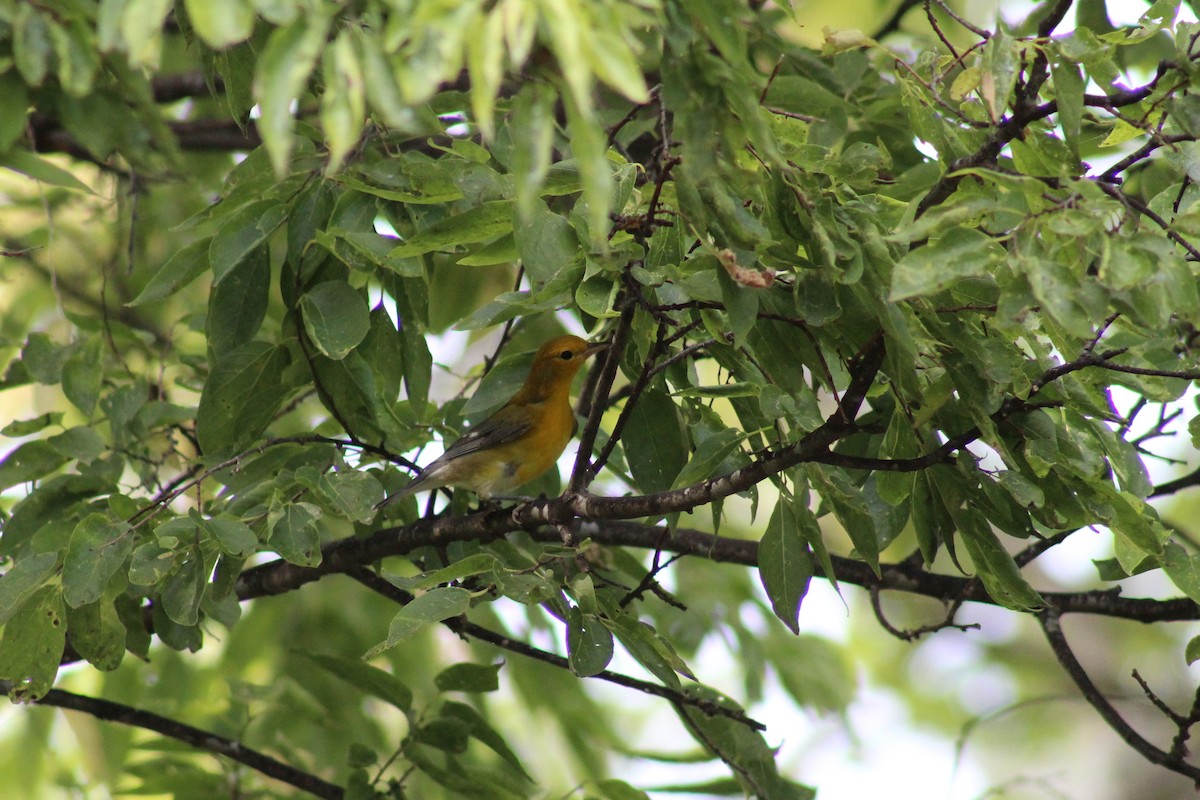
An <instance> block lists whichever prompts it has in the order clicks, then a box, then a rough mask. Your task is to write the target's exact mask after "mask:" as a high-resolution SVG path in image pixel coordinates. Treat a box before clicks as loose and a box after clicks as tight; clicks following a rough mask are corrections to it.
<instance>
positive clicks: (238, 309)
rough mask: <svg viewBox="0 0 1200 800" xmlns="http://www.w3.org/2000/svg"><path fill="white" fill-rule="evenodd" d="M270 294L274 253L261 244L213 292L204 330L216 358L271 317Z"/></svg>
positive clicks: (237, 346) (232, 347) (235, 345)
mask: <svg viewBox="0 0 1200 800" xmlns="http://www.w3.org/2000/svg"><path fill="white" fill-rule="evenodd" d="M270 293H271V261H270V252H269V250H268V249H267V246H266V245H260V246H259V247H258V248H257V249H256V250H255V251H254V252H253V253H251V254H250V255H249V256H248V257H247V258H245V259H244V260H242V261H241V262H240V263H238V264H237V265H236V266H234V267H233V268H232V269H231V270H230V271H229V272H227V273H225V276H224V279H223V280H222V281H221V282H220V283H219V284H216V285H214V286H213V287H212V291H211V292H210V293H209V296H208V316H207V317H206V318H205V320H204V329H205V332H206V333H207V334H208V348H209V353H210V354H211V356H212V358H214V359H216V360H220V359H221V358H223V357H224V356H225V355H227V354H228V353H231V352H233V351H234V350H236V349H237V348H239V347H241V346H242V345H244V344H246V343H247V342H249V341H250V340H252V339H253V338H254V336H255V334H257V333H258V331H259V328H261V327H262V323H263V320H264V319H265V318H266V316H267V306H268V304H269V302H270Z"/></svg>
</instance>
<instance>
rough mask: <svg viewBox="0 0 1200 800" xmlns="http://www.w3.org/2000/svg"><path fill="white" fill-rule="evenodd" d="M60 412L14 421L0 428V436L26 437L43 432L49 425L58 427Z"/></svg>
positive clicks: (50, 412)
mask: <svg viewBox="0 0 1200 800" xmlns="http://www.w3.org/2000/svg"><path fill="white" fill-rule="evenodd" d="M62 418H63V415H62V412H61V411H47V412H46V413H45V414H42V415H40V416H37V417H33V418H32V419H14V420H13V421H12V422H10V423H8V424H7V425H5V426H4V427H3V428H0V436H10V437H13V438H16V437H18V436H28V435H30V434H31V433H37V432H38V431H42V430H45V429H46V428H48V427H50V426H51V425H59V424H61V423H62Z"/></svg>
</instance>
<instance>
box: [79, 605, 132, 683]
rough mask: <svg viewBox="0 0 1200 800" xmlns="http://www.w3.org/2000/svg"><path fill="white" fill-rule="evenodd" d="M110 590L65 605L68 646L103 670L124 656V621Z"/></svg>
mask: <svg viewBox="0 0 1200 800" xmlns="http://www.w3.org/2000/svg"><path fill="white" fill-rule="evenodd" d="M112 597H113V593H112V591H111V590H110V591H109V592H106V593H105V596H104V597H103V598H101V599H99V600H97V601H96V602H94V603H88V604H87V605H85V606H80V607H79V608H71V607H70V606H68V607H67V629H68V630H69V631H70V632H71V647H73V648H74V649H75V652H77V653H79V655H81V656H83V657H84V658H85V659H87V661H88V663H90V664H91V665H92V666H94V667H96V668H97V669H100V670H104V671H105V672H109V671H112V670H114V669H116V668H117V667H119V666H120V665H121V660H122V659H123V658H124V656H125V640H126V636H125V625H124V624H123V623H122V622H121V618H120V616H118V614H117V609H116V608H115V607H114V606H113V603H112Z"/></svg>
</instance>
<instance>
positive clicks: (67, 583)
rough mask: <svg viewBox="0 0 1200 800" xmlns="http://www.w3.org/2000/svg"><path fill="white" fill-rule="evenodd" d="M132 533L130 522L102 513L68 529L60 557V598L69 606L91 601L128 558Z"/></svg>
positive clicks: (131, 546)
mask: <svg viewBox="0 0 1200 800" xmlns="http://www.w3.org/2000/svg"><path fill="white" fill-rule="evenodd" d="M132 550H133V534H132V532H131V529H130V527H129V524H128V523H127V522H124V521H113V520H110V519H109V518H108V517H107V516H106V515H104V514H88V515H87V516H86V517H84V518H83V519H82V520H80V522H79V524H78V525H76V526H75V530H74V531H73V532H72V533H71V543H70V545H68V547H67V554H66V558H65V559H64V561H63V578H62V580H63V599H64V600H66V602H67V605H69V606H71V607H72V608H78V607H79V606H82V605H85V604H87V603H94V602H96V601H97V600H99V599H100V597H101V595H103V594H104V587H105V586H107V585H108V581H109V579H110V578H112V576H113V575H114V574H115V573H116V571H117V570H118V569H120V568H121V566H122V565H124V563H125V559H127V558H129V554H130V552H131V551H132Z"/></svg>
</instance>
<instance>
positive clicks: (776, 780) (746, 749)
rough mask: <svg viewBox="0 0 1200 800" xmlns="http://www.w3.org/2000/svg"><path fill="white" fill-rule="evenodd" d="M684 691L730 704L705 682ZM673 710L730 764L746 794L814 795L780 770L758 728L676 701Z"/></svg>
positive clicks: (803, 798)
mask: <svg viewBox="0 0 1200 800" xmlns="http://www.w3.org/2000/svg"><path fill="white" fill-rule="evenodd" d="M684 691H685V692H686V693H687V694H689V695H692V696H693V697H698V698H700V699H703V700H706V701H709V702H714V703H719V704H721V705H723V706H726V707H728V706H731V705H733V703H732V702H731V701H730V700H729V699H727V698H725V697H723V696H721V695H719V694H718V693H717V692H715V691H713V690H712V689H709V688H707V687H704V686H688V687H687V688H685V689H684ZM734 707H735V708H736V706H734ZM739 710H740V709H739ZM675 711H676V713H678V714H679V715H680V716H681V717H683V719H684V727H685V728H686V729H687V730H688V731H689V732H691V734H692V736H693V737H694V738H695V739H696V741H697V742H698V743H699V744H700V745H701V746H702V747H703V748H704V749H705V750H707V751H709V752H715V754H717V755H719V756H720V757H721V759H722V760H724V761H726V762H727V763H728V764H730V766H731V767H733V770H734V773H735V775H736V777H737V779H738V782H739V784H740V785H741V789H742V792H744V793H745V794H748V795H751V796H754V797H759V798H770V800H813V798H814V797H815V796H816V793H815V792H814V791H813V790H812V789H809V788H808V787H806V786H801V785H800V784H797V783H793V782H792V781H789V780H787V779H786V778H784V777H783V776H782V775H780V774H779V768H778V766H777V765H776V763H775V751H774V750H773V749H772V748H771V747H769V746H768V745H767V743H766V741H764V739H763V735H762V734H761V733H759V732H758V731H756V730H754V729H753V728H751V727H749V726H748V725H744V724H742V723H741V722H738V721H736V720H732V719H730V718H729V717H726V716H724V715H721V714H712V715H709V714H706V713H704V712H703V711H701V710H700V709H699V708H697V707H695V706H693V705H685V704H683V703H677V704H676V705H675Z"/></svg>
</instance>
